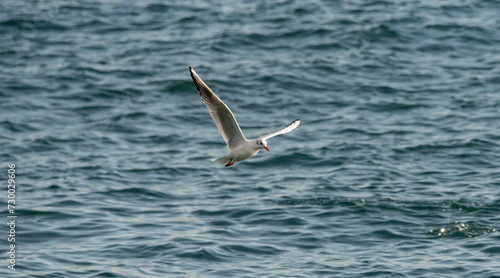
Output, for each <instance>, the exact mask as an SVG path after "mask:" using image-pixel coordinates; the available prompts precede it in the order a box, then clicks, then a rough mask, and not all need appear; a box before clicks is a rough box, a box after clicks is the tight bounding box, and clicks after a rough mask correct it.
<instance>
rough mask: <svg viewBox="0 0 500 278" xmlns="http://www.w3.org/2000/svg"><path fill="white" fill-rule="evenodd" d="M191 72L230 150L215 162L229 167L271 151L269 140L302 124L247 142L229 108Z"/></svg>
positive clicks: (294, 124)
mask: <svg viewBox="0 0 500 278" xmlns="http://www.w3.org/2000/svg"><path fill="white" fill-rule="evenodd" d="M189 72H190V73H191V78H193V82H194V84H195V85H196V89H197V90H198V93H199V94H200V96H201V99H202V100H203V102H204V103H205V105H206V106H207V108H208V111H209V112H210V116H212V119H213V120H214V122H215V124H216V125H217V128H218V129H219V131H220V133H221V135H222V137H223V138H224V140H225V141H226V143H227V148H228V149H229V154H228V155H226V156H223V157H219V158H214V159H212V161H214V162H218V163H220V164H225V165H226V167H227V166H231V165H233V164H234V163H235V162H238V161H242V160H245V159H247V158H250V157H252V156H254V155H256V154H257V153H258V152H259V150H260V149H266V150H267V151H269V149H268V148H267V141H266V140H267V139H269V138H272V137H274V136H277V135H280V134H285V133H288V132H290V131H292V130H294V129H295V128H297V127H298V126H299V124H300V120H298V119H297V120H295V121H293V122H292V123H290V124H289V125H287V126H286V127H284V128H282V129H281V130H279V131H276V132H273V133H269V134H266V135H263V136H260V137H258V138H256V139H252V140H247V139H246V138H245V136H244V135H243V132H241V129H240V126H239V125H238V122H237V121H236V118H235V117H234V115H233V113H232V112H231V110H230V109H229V107H227V105H226V104H224V102H222V100H221V99H220V98H219V97H218V96H217V95H216V94H215V93H214V92H213V91H212V90H211V89H210V88H209V87H208V86H207V85H206V84H205V82H203V80H202V79H201V78H200V77H199V76H198V74H197V73H196V72H195V71H194V70H193V68H191V67H189Z"/></svg>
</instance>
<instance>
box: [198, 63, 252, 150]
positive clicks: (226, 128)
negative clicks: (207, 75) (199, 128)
mask: <svg viewBox="0 0 500 278" xmlns="http://www.w3.org/2000/svg"><path fill="white" fill-rule="evenodd" d="M189 72H190V73H191V78H193V81H194V84H195V85H196V89H197V90H198V93H199V94H200V96H201V99H202V100H203V102H204V103H205V105H206V106H207V108H208V111H209V112H210V116H212V119H213V120H214V122H215V124H216V125H217V128H218V129H219V131H220V134H221V135H222V137H223V138H224V140H225V141H226V143H227V148H228V149H229V150H232V149H234V148H236V147H237V146H239V145H240V144H243V143H245V142H246V138H245V136H244V135H243V132H241V128H240V126H239V125H238V122H237V121H236V118H234V115H233V113H232V112H231V110H230V109H229V107H227V105H226V104H224V102H222V100H221V99H220V98H219V97H218V96H217V95H216V94H215V93H214V92H212V90H211V89H210V88H209V87H208V86H207V84H205V82H203V80H201V78H200V77H199V76H198V74H197V73H196V72H195V71H194V69H193V68H192V67H189Z"/></svg>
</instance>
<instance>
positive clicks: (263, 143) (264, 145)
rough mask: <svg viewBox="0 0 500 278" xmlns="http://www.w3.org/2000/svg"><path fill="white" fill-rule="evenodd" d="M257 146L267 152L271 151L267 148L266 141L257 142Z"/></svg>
mask: <svg viewBox="0 0 500 278" xmlns="http://www.w3.org/2000/svg"><path fill="white" fill-rule="evenodd" d="M257 145H258V146H259V147H260V148H262V149H266V151H269V149H268V148H267V142H266V140H257Z"/></svg>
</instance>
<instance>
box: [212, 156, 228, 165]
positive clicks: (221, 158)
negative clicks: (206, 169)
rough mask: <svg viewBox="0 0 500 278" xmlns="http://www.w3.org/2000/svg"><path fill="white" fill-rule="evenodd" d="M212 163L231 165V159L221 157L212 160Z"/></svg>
mask: <svg viewBox="0 0 500 278" xmlns="http://www.w3.org/2000/svg"><path fill="white" fill-rule="evenodd" d="M210 160H211V161H212V162H216V163H220V164H227V163H229V160H230V159H229V158H228V157H227V156H223V157H219V158H212V159H210Z"/></svg>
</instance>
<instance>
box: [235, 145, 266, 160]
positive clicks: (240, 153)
mask: <svg viewBox="0 0 500 278" xmlns="http://www.w3.org/2000/svg"><path fill="white" fill-rule="evenodd" d="M245 147H246V148H245ZM258 152H259V149H257V150H256V149H252V148H248V147H247V146H245V145H243V146H241V147H238V148H236V149H233V150H231V152H230V153H229V154H228V155H227V157H229V158H230V159H232V160H233V162H237V161H242V160H245V159H247V158H250V157H252V156H254V155H256V154H257V153H258Z"/></svg>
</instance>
